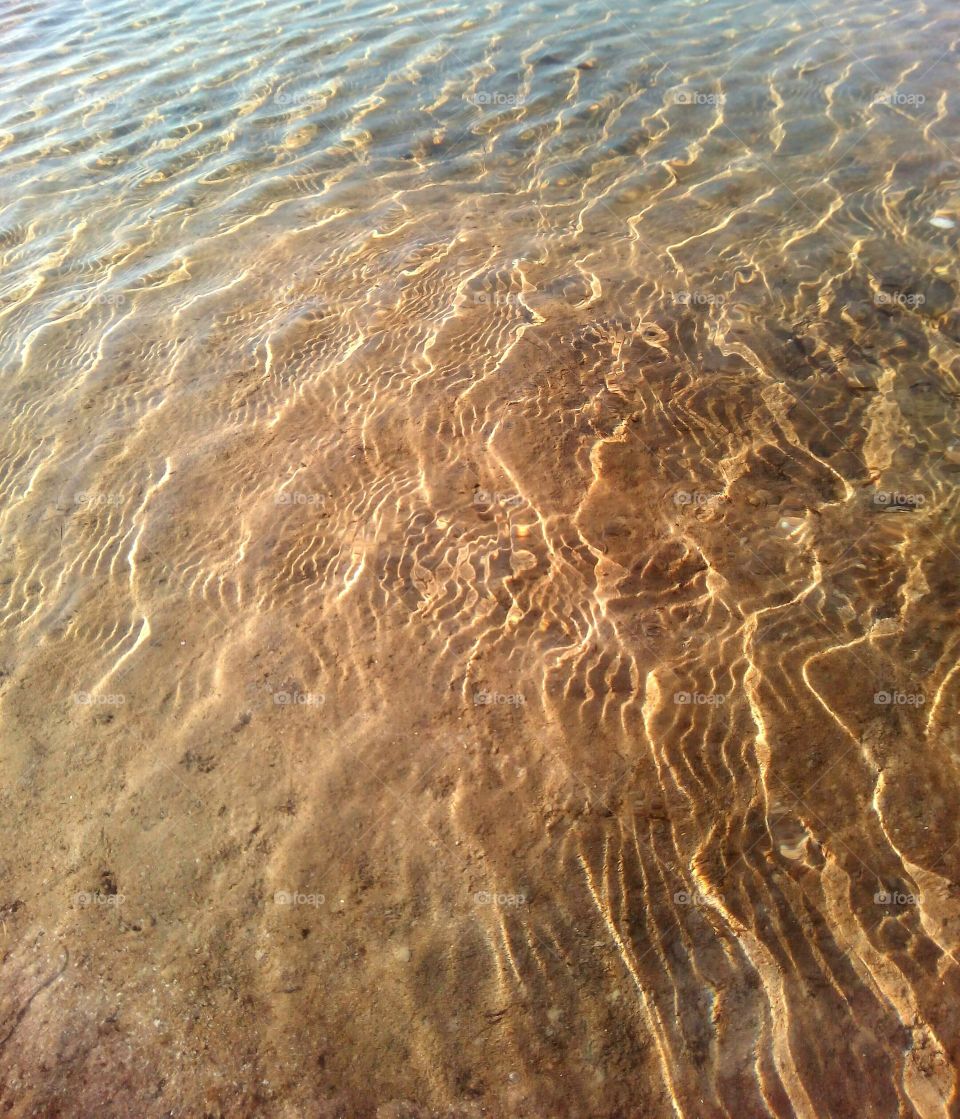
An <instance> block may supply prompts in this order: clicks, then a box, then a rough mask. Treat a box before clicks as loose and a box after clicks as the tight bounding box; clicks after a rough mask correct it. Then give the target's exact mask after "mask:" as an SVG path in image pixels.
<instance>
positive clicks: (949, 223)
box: [930, 214, 957, 229]
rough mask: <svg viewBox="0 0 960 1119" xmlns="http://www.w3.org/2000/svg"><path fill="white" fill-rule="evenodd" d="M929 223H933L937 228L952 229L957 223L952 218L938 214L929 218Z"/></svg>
mask: <svg viewBox="0 0 960 1119" xmlns="http://www.w3.org/2000/svg"><path fill="white" fill-rule="evenodd" d="M930 224H931V225H935V226H936V227H937V229H953V227H954V226H955V225H956V224H957V223H956V222H955V221H954V220H953V218H943V217H941V216H940V215H939V214H937V215H936V216H934V217H932V218H931V219H930Z"/></svg>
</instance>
